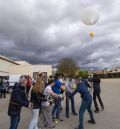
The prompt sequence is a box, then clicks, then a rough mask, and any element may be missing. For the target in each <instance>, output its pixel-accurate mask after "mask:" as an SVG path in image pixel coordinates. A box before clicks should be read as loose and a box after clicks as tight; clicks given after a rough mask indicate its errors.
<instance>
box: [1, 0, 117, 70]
mask: <svg viewBox="0 0 120 129" xmlns="http://www.w3.org/2000/svg"><path fill="white" fill-rule="evenodd" d="M106 5H107V6H106ZM119 5H120V2H119V0H116V1H113V0H109V1H108V0H106V1H97V0H92V1H89V0H86V1H84V2H81V1H80V0H76V1H74V0H69V1H68V0H50V1H48V0H10V1H9V0H4V1H3V0H0V54H2V55H5V56H8V57H10V58H11V59H15V60H27V61H28V62H30V63H33V64H38V63H45V64H52V65H54V64H56V63H57V61H59V59H61V58H64V57H73V58H74V59H76V60H77V61H78V63H79V64H80V66H81V67H85V68H94V67H96V68H104V67H112V66H119V65H120V57H119V55H120V49H119V46H120V43H119V41H120V37H119V34H120V29H119V25H120V14H119V8H120V6H119ZM87 6H92V7H93V8H97V9H98V10H99V12H100V20H99V22H98V23H97V24H96V25H94V26H90V27H89V26H86V25H84V24H83V23H82V22H81V21H80V11H81V9H82V8H84V7H87ZM91 31H92V32H94V33H95V36H94V38H93V39H92V40H90V38H89V32H91Z"/></svg>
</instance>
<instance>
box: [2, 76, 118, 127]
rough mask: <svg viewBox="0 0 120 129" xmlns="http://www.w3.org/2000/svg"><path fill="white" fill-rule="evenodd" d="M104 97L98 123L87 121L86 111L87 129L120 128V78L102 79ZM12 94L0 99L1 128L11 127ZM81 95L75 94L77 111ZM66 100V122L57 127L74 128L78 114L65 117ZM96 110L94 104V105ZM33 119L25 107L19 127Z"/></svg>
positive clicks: (85, 123) (25, 125)
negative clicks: (10, 100) (9, 107)
mask: <svg viewBox="0 0 120 129" xmlns="http://www.w3.org/2000/svg"><path fill="white" fill-rule="evenodd" d="M101 88H102V93H101V96H102V99H103V102H104V105H105V110H104V111H101V112H100V113H98V114H94V115H95V119H96V124H95V125H91V124H89V123H87V120H88V119H89V115H88V113H87V112H86V113H85V116H84V125H85V129H120V79H108V80H102V84H101ZM9 98H10V96H9V95H7V98H6V99H0V129H9V122H10V119H9V117H8V115H7V109H8V102H9ZM80 102H81V99H80V96H79V94H78V95H76V96H75V104H76V111H77V112H79V107H80ZM64 103H65V102H63V103H62V106H63V111H62V113H61V118H63V119H64V122H61V123H58V124H57V125H56V128H55V129H74V128H75V127H76V126H77V125H78V116H73V115H72V114H70V118H69V119H67V118H65V104H64ZM92 108H93V110H94V105H93V107H92ZM30 119H31V111H30V110H29V109H27V108H23V109H22V112H21V121H20V124H19V127H18V129H27V128H28V124H29V122H30Z"/></svg>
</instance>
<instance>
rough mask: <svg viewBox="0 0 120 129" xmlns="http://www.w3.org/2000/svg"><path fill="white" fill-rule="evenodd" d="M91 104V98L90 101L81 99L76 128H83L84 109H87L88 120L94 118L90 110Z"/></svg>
mask: <svg viewBox="0 0 120 129" xmlns="http://www.w3.org/2000/svg"><path fill="white" fill-rule="evenodd" d="M91 105H92V100H90V101H84V100H82V102H81V106H80V110H79V126H78V129H84V126H83V117H84V113H85V111H86V109H87V111H88V113H89V115H90V120H91V121H94V120H95V119H94V116H93V112H92V110H91Z"/></svg>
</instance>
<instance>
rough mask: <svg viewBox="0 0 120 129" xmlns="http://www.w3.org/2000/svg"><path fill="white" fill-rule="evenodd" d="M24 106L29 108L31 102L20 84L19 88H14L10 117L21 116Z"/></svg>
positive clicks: (9, 111) (9, 108)
mask: <svg viewBox="0 0 120 129" xmlns="http://www.w3.org/2000/svg"><path fill="white" fill-rule="evenodd" d="M22 106H24V107H28V106H29V101H28V99H27V97H26V94H25V88H24V87H23V86H21V85H20V84H18V85H17V86H14V88H13V92H12V94H11V98H10V103H9V107H8V115H9V116H17V115H20V112H21V108H22Z"/></svg>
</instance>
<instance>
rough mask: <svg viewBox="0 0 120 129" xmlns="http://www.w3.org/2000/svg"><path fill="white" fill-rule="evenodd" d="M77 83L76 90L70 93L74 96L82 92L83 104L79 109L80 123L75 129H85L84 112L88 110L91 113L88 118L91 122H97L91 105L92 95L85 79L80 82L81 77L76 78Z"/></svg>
mask: <svg viewBox="0 0 120 129" xmlns="http://www.w3.org/2000/svg"><path fill="white" fill-rule="evenodd" d="M76 84H77V88H76V90H75V91H74V92H73V93H72V94H71V95H70V97H72V96H74V95H75V94H76V93H78V92H79V93H80V94H81V98H82V101H81V106H80V110H79V125H78V127H77V128H75V129H84V126H83V118H84V113H85V111H86V110H87V111H88V113H89V115H90V120H88V122H89V123H92V124H95V118H94V116H93V112H92V109H91V105H92V96H91V94H90V92H89V90H88V88H87V86H86V83H85V81H84V80H82V81H81V82H80V79H79V78H77V79H76Z"/></svg>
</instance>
